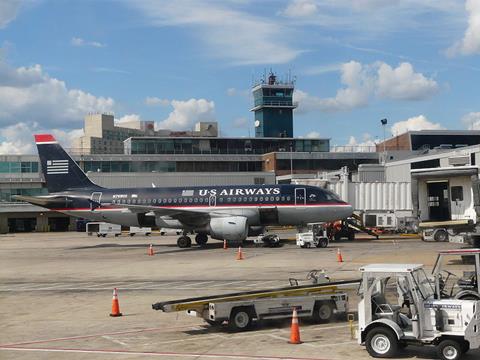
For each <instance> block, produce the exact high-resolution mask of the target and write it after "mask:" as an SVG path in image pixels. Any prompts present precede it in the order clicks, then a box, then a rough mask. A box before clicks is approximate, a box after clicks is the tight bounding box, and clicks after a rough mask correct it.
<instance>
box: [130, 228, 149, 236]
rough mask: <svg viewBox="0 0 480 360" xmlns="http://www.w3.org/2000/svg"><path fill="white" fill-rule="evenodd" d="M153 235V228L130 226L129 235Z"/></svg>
mask: <svg viewBox="0 0 480 360" xmlns="http://www.w3.org/2000/svg"><path fill="white" fill-rule="evenodd" d="M151 233H152V228H149V227H137V226H130V230H129V235H130V236H135V235H145V236H149V235H150V234H151Z"/></svg>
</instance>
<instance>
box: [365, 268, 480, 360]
mask: <svg viewBox="0 0 480 360" xmlns="http://www.w3.org/2000/svg"><path fill="white" fill-rule="evenodd" d="M360 271H361V272H362V282H361V285H360V288H359V293H360V296H361V300H360V302H359V304H358V325H359V337H358V341H359V343H360V344H365V346H366V348H367V351H368V353H369V354H370V355H371V356H373V357H380V358H387V357H394V356H395V355H396V353H397V351H398V350H399V349H400V348H402V347H405V346H407V345H430V346H435V347H436V349H437V354H438V357H439V358H440V359H442V360H457V359H459V358H460V357H461V356H462V354H463V353H465V352H467V351H468V350H469V349H478V348H479V347H480V301H475V300H459V299H435V291H434V285H433V283H432V282H431V281H430V280H429V279H428V278H427V275H426V274H425V271H424V270H423V266H422V265H420V264H372V265H367V266H364V267H362V268H360Z"/></svg>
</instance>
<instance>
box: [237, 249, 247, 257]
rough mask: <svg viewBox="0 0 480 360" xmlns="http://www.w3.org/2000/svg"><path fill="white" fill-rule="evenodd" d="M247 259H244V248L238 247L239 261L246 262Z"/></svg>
mask: <svg viewBox="0 0 480 360" xmlns="http://www.w3.org/2000/svg"><path fill="white" fill-rule="evenodd" d="M244 259H245V258H244V257H243V252H242V247H241V246H239V247H238V252H237V260H244Z"/></svg>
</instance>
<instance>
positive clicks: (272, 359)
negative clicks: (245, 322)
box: [0, 347, 325, 360]
mask: <svg viewBox="0 0 480 360" xmlns="http://www.w3.org/2000/svg"><path fill="white" fill-rule="evenodd" d="M0 350H4V351H9V350H10V351H33V352H34V351H38V352H64V353H84V354H111V355H139V356H142V355H143V356H175V357H196V358H202V357H205V358H214V359H218V358H219V359H259V360H325V359H320V358H299V357H290V356H268V355H267V356H262V355H241V354H208V353H204V354H203V353H176V352H167V351H164V352H156V351H129V350H106V349H105V350H103V349H94V350H86V349H75V348H14V347H0Z"/></svg>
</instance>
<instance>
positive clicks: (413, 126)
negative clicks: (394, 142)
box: [390, 115, 445, 136]
mask: <svg viewBox="0 0 480 360" xmlns="http://www.w3.org/2000/svg"><path fill="white" fill-rule="evenodd" d="M443 129H445V127H443V126H442V125H440V124H439V123H435V122H432V121H430V120H428V119H427V117H426V116H425V115H418V116H414V117H411V118H409V119H407V120H404V121H398V122H396V123H394V124H393V125H392V128H391V129H390V131H391V132H392V135H393V136H396V135H400V134H403V133H405V132H407V131H419V130H443Z"/></svg>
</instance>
